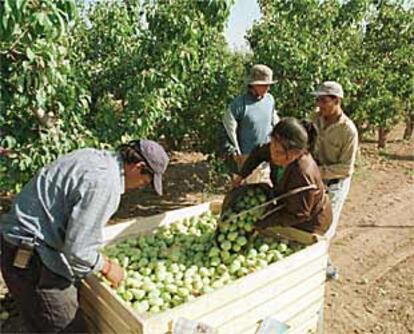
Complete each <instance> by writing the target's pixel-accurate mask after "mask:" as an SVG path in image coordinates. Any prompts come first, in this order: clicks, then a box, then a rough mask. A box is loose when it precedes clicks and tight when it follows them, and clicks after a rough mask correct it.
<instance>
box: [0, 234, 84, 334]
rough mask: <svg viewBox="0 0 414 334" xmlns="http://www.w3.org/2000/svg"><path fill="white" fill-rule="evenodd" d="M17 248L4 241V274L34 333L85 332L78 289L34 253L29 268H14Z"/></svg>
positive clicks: (2, 263) (29, 327) (20, 309)
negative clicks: (51, 269) (50, 268)
mask: <svg viewBox="0 0 414 334" xmlns="http://www.w3.org/2000/svg"><path fill="white" fill-rule="evenodd" d="M16 251H17V247H16V246H14V245H11V244H10V243H8V242H6V241H5V240H4V239H3V240H1V272H2V275H3V278H4V281H5V283H6V285H7V288H8V289H9V291H10V293H11V295H12V297H13V299H14V300H15V302H16V304H17V308H18V311H19V313H20V314H21V316H22V317H23V319H24V320H25V322H26V325H27V327H28V330H30V332H31V333H85V332H86V326H85V323H84V320H83V317H82V313H81V311H80V309H79V302H78V289H77V288H76V287H75V286H74V285H73V284H72V283H71V282H70V281H68V280H67V279H66V278H64V277H62V276H59V275H57V274H55V273H53V272H52V271H50V270H49V269H47V268H46V267H45V266H44V265H43V263H42V261H41V260H40V257H39V255H38V254H37V253H36V252H34V254H33V256H32V258H31V260H30V263H29V265H28V267H27V268H25V269H20V268H16V267H15V266H13V261H14V257H15V254H16Z"/></svg>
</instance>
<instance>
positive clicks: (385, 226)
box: [0, 128, 414, 334]
mask: <svg viewBox="0 0 414 334" xmlns="http://www.w3.org/2000/svg"><path fill="white" fill-rule="evenodd" d="M401 137H402V128H398V129H397V130H396V131H394V132H393V133H392V134H391V142H390V143H389V144H388V146H387V149H386V150H383V151H381V152H378V150H377V149H376V143H375V141H366V142H364V143H363V144H362V145H361V154H360V158H359V160H358V166H357V171H356V173H355V176H354V178H353V183H352V187H351V191H350V194H349V197H348V200H347V202H346V204H345V207H344V210H343V212H342V216H341V219H340V224H339V227H338V231H337V235H336V237H335V239H334V241H333V243H332V245H331V249H330V254H331V257H332V260H333V262H334V264H335V265H336V266H337V267H338V269H339V273H340V279H339V280H338V281H333V282H332V281H331V282H328V283H327V289H326V300H325V312H324V313H325V314H324V316H325V322H324V324H325V331H324V332H325V333H328V334H342V333H344V334H348V333H378V334H379V333H386V334H391V333H393V334H394V333H395V334H405V333H414V143H413V141H411V142H406V141H402V140H400V138H401ZM208 178H209V171H208V168H207V164H206V161H205V157H204V156H203V155H201V154H198V153H180V152H174V154H173V159H172V164H171V166H170V167H169V170H168V172H167V175H166V178H165V192H166V195H165V196H163V197H162V198H161V201H160V199H159V198H157V197H156V196H154V195H153V194H152V193H151V192H149V191H136V192H133V193H130V194H127V195H125V197H124V198H123V200H122V204H121V207H120V209H119V211H118V213H117V214H116V216H115V217H114V219H113V220H112V221H111V223H116V222H118V221H120V220H123V219H125V218H128V217H132V216H139V215H141V216H146V215H152V214H154V213H159V212H163V211H166V210H171V209H175V208H179V207H182V206H187V205H191V204H195V203H200V202H203V201H206V200H209V199H212V198H213V197H220V195H212V194H211V193H210V192H209V191H210V190H211V188H212V187H211V186H209V184H208V182H207V180H208ZM216 191H217V193H218V194H220V193H221V194H222V193H223V192H224V188H223V187H222V186H221V187H218V188H216ZM138 202H139V204H136V203H138ZM5 203H6V201H5V199H4V198H3V199H2V204H1V205H2V206H3V208H1V207H0V212H1V210H2V209H3V210H4V209H5V208H7V204H5ZM0 293H1V296H0V298H2V310H4V309H7V310H8V311H9V312H10V313H11V314H12V317H10V318H9V319H8V320H7V321H5V322H2V323H1V332H2V333H16V332H17V333H24V332H25V329H24V326H23V325H22V321H21V320H20V318H19V317H18V315H17V312H16V310H15V308H14V305H13V302H12V300H11V299H10V297H9V296H8V295H6V293H7V290H6V289H5V287H4V285H3V284H1V283H0ZM4 295H6V296H5V297H2V296H4Z"/></svg>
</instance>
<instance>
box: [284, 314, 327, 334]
mask: <svg viewBox="0 0 414 334" xmlns="http://www.w3.org/2000/svg"><path fill="white" fill-rule="evenodd" d="M318 321H319V316H318V315H316V316H313V317H312V318H310V319H306V320H305V321H303V322H302V323H300V324H299V325H298V326H297V327H293V328H291V329H289V330H288V332H287V334H307V333H309V334H310V333H316V331H317V328H318Z"/></svg>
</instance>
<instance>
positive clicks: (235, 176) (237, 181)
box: [231, 174, 243, 188]
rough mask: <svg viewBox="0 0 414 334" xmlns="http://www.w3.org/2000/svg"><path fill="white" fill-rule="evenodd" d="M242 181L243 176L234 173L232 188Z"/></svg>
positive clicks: (238, 185)
mask: <svg viewBox="0 0 414 334" xmlns="http://www.w3.org/2000/svg"><path fill="white" fill-rule="evenodd" d="M242 182H243V178H242V177H241V176H240V175H237V174H234V176H233V180H232V182H231V185H232V187H233V188H236V187H240V185H241V184H242Z"/></svg>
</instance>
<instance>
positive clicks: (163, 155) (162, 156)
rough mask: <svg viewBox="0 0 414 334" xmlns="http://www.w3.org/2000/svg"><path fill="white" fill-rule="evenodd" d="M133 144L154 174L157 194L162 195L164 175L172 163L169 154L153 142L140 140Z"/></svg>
mask: <svg viewBox="0 0 414 334" xmlns="http://www.w3.org/2000/svg"><path fill="white" fill-rule="evenodd" d="M131 143H133V146H134V148H135V150H136V151H137V152H138V153H139V154H140V156H141V157H142V158H143V159H144V161H145V163H146V164H147V166H148V167H149V169H150V170H151V171H152V172H153V178H152V186H153V188H154V190H155V192H156V193H157V194H158V195H162V174H164V172H165V170H166V169H167V166H168V163H169V161H170V160H169V158H168V155H167V152H165V150H164V148H163V147H162V146H161V145H160V144H158V143H156V142H155V141H152V140H147V139H140V140H134V141H132V142H131ZM131 143H130V144H131Z"/></svg>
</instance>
